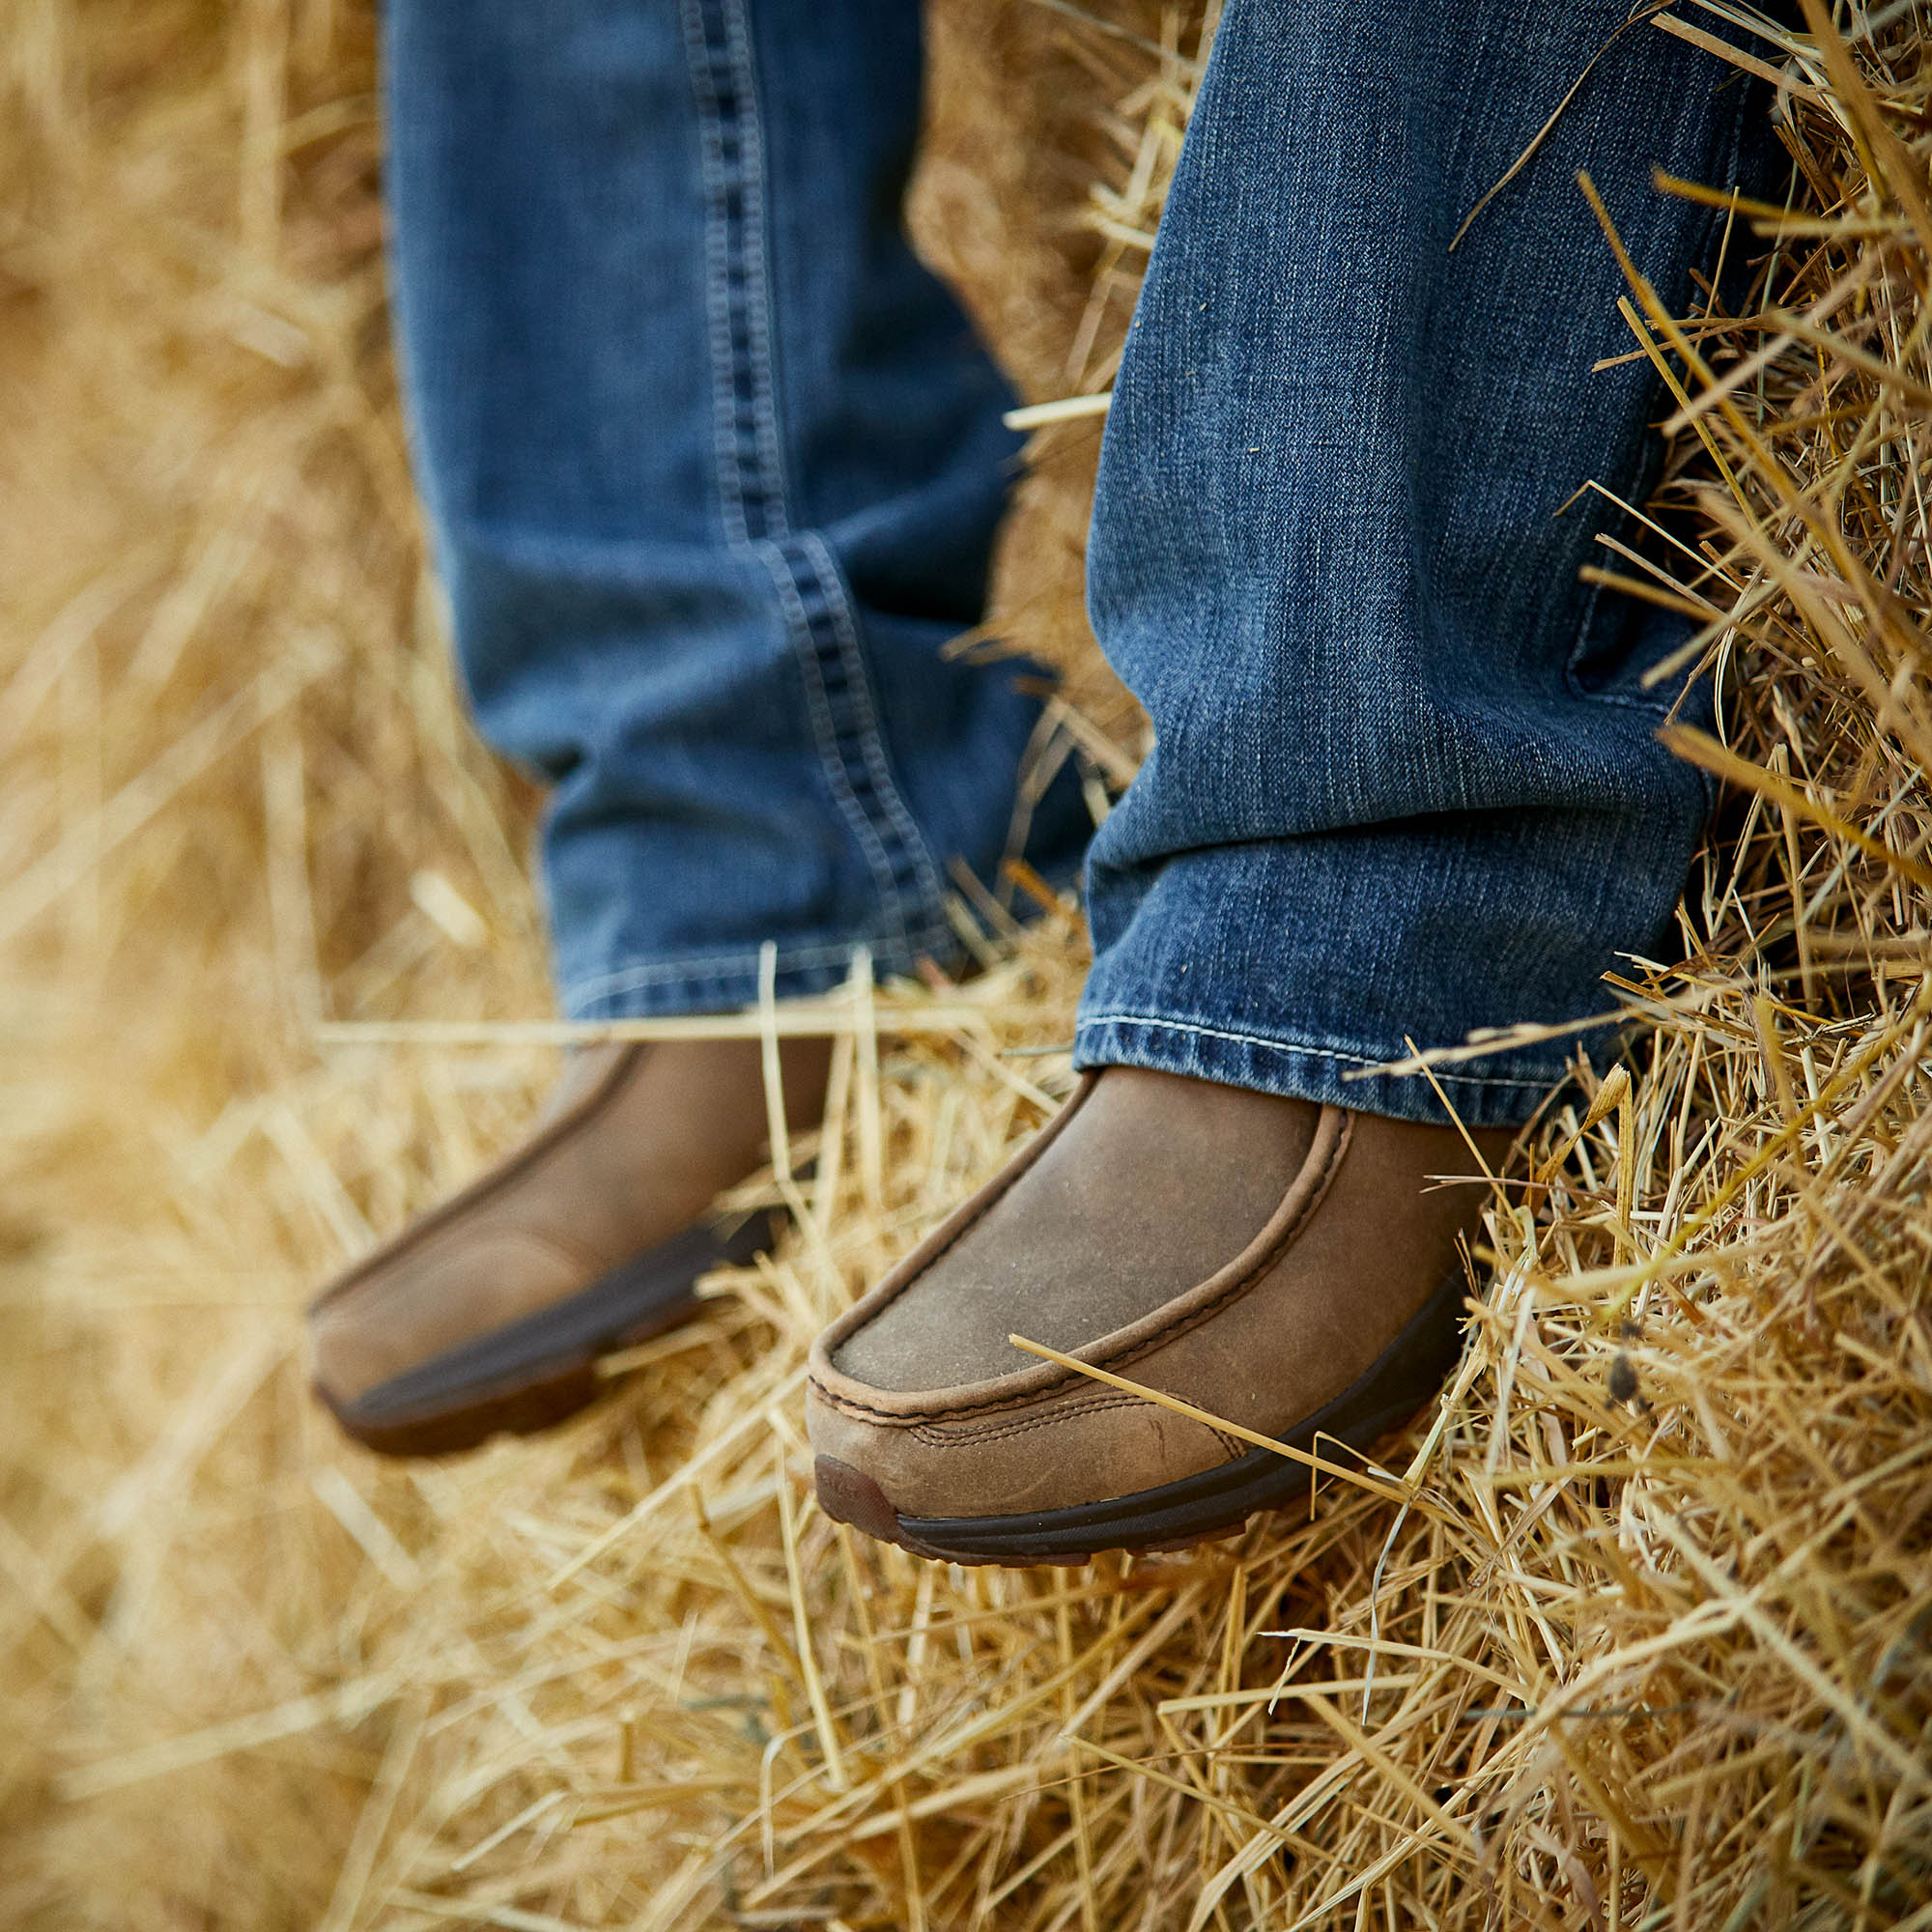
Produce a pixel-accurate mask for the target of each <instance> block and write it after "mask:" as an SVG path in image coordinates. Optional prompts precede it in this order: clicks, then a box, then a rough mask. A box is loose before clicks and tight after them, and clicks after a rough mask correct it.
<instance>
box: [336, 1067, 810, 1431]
mask: <svg viewBox="0 0 1932 1932" xmlns="http://www.w3.org/2000/svg"><path fill="white" fill-rule="evenodd" d="M830 1054H831V1047H830V1042H829V1041H826V1040H822V1039H796V1040H787V1041H785V1042H783V1043H782V1045H781V1051H780V1066H781V1075H782V1084H783V1087H784V1097H785V1119H786V1124H787V1126H788V1128H790V1129H791V1130H793V1131H797V1130H800V1129H802V1128H804V1127H806V1126H809V1125H813V1126H815V1125H816V1124H817V1122H818V1118H819V1115H820V1112H821V1111H822V1109H823V1107H824V1104H825V1079H826V1069H827V1066H828V1065H829V1062H830ZM768 1118H769V1117H768V1115H767V1112H766V1107H765V1091H764V1079H763V1075H762V1072H761V1069H760V1064H759V1048H758V1043H757V1042H756V1041H755V1040H678V1041H667V1042H664V1043H661V1044H653V1045H649V1046H607V1047H596V1048H592V1049H591V1050H589V1051H587V1052H584V1053H582V1054H580V1055H579V1056H578V1057H577V1059H576V1061H575V1062H574V1063H573V1064H572V1065H571V1068H570V1070H569V1072H568V1073H567V1074H566V1076H565V1078H564V1080H563V1082H562V1084H561V1085H560V1086H559V1087H558V1089H557V1091H556V1093H555V1094H553V1096H552V1098H551V1103H550V1105H549V1107H548V1108H547V1109H546V1112H545V1115H544V1118H543V1121H542V1122H541V1123H540V1125H539V1128H538V1131H537V1132H536V1134H535V1135H534V1136H533V1137H532V1138H531V1139H530V1140H528V1141H526V1143H525V1144H524V1145H523V1146H522V1147H521V1148H519V1149H518V1150H517V1151H515V1152H513V1153H512V1154H510V1155H509V1156H508V1157H507V1158H506V1159H504V1160H502V1161H500V1162H499V1163H498V1164H497V1166H496V1167H494V1168H492V1169H491V1170H490V1171H489V1172H488V1173H486V1174H485V1175H483V1177H482V1178H481V1179H478V1180H476V1181H475V1182H473V1183H472V1184H471V1185H470V1186H469V1187H467V1188H465V1189H464V1191H463V1192H462V1193H461V1194H458V1195H457V1196H456V1197H455V1198H454V1199H453V1200H451V1201H448V1202H445V1203H444V1204H443V1206H442V1207H440V1208H436V1209H434V1210H432V1211H431V1212H430V1213H429V1214H427V1215H425V1216H424V1217H423V1218H422V1219H421V1220H419V1221H416V1222H415V1223H413V1224H412V1226H410V1227H409V1228H406V1229H405V1230H404V1231H403V1233H402V1234H401V1235H400V1236H397V1237H396V1238H395V1239H394V1240H392V1241H389V1242H388V1243H386V1244H385V1245H384V1246H383V1247H381V1248H379V1249H377V1250H376V1252H375V1253H374V1254H372V1255H370V1256H369V1257H368V1258H367V1259H366V1260H364V1261H363V1262H361V1263H360V1264H357V1265H356V1266H355V1267H354V1268H352V1269H350V1271H349V1272H348V1273H347V1274H345V1275H343V1276H341V1277H340V1278H339V1279H338V1280H336V1281H335V1282H334V1283H332V1284H331V1285H330V1286H329V1287H328V1288H327V1289H326V1290H325V1291H324V1292H323V1293H322V1294H321V1295H320V1296H319V1297H318V1298H317V1299H316V1301H315V1302H314V1303H313V1304H312V1305H311V1307H310V1309H309V1330H310V1335H311V1337H312V1339H313V1344H314V1351H315V1387H316V1393H317V1394H318V1395H319V1396H321V1398H322V1399H323V1401H324V1402H326V1403H327V1405H328V1406H329V1407H330V1408H331V1409H332V1410H333V1411H334V1412H335V1416H336V1419H337V1420H338V1421H339V1422H340V1423H341V1424H342V1426H343V1428H344V1429H346V1430H347V1431H348V1432H349V1434H350V1435H354V1436H355V1437H356V1438H357V1439H358V1440H359V1441H362V1442H365V1443H367V1444H368V1445H369V1446H370V1447H371V1448H372V1449H380V1450H383V1451H384V1452H385V1453H387V1454H390V1455H400V1456H430V1455H440V1454H441V1453H442V1452H444V1451H445V1450H451V1449H467V1448H469V1447H470V1446H471V1445H472V1444H473V1443H477V1442H480V1441H482V1440H483V1438H484V1437H485V1436H487V1435H492V1434H493V1433H495V1432H496V1431H497V1430H501V1429H507V1430H514V1431H516V1432H518V1433H519V1434H527V1433H528V1432H530V1431H532V1430H536V1429H543V1428H547V1427H548V1426H549V1425H550V1424H552V1423H554V1422H557V1421H560V1420H561V1419H562V1418H563V1417H564V1416H566V1415H568V1414H570V1413H572V1412H573V1411H574V1410H576V1409H579V1408H582V1406H584V1404H586V1403H587V1402H589V1401H590V1400H591V1398H592V1397H593V1396H595V1395H596V1393H597V1388H598V1380H597V1376H596V1372H595V1367H594V1364H595V1362H596V1360H597V1358H598V1356H600V1355H602V1354H607V1353H609V1352H610V1351H611V1350H613V1349H618V1348H623V1347H626V1346H629V1345H630V1344H632V1343H636V1342H640V1341H643V1340H645V1339H647V1338H648V1337H650V1336H652V1335H656V1334H659V1333H661V1332H663V1331H664V1330H665V1329H668V1328H670V1327H674V1326H675V1325H676V1324H677V1323H678V1322H680V1321H687V1320H689V1319H690V1317H691V1316H692V1315H694V1314H695V1313H696V1309H697V1305H698V1304H697V1297H696V1284H697V1281H698V1278H699V1277H700V1276H702V1275H704V1274H706V1273H707V1272H709V1271H710V1270H711V1269H712V1268H716V1267H725V1266H730V1265H734V1264H743V1263H746V1262H749V1261H750V1260H751V1259H752V1257H753V1255H754V1254H756V1253H757V1251H758V1250H759V1249H761V1248H765V1247H769V1246H770V1245H771V1241H772V1238H773V1235H774V1232H775V1231H774V1229H773V1226H772V1222H773V1219H774V1217H773V1216H771V1215H769V1214H766V1213H758V1214H755V1215H751V1216H745V1215H739V1216H737V1217H735V1218H732V1217H719V1216H715V1215H713V1214H711V1213H709V1212H708V1211H707V1210H708V1209H709V1208H711V1205H712V1203H713V1202H714V1201H715V1200H716V1198H717V1196H718V1195H719V1194H720V1193H721V1192H722V1191H723V1190H724V1189H725V1188H726V1187H729V1186H731V1185H733V1184H734V1183H735V1182H737V1181H740V1180H743V1179H745V1178H746V1177H747V1176H748V1175H751V1174H753V1173H755V1172H756V1170H757V1168H758V1167H759V1165H760V1164H761V1162H762V1161H763V1160H764V1159H765V1157H766V1154H767V1151H768V1150H767V1141H768V1138H769V1134H768V1126H767V1122H768Z"/></svg>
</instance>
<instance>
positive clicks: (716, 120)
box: [678, 0, 751, 550]
mask: <svg viewBox="0 0 1932 1932" xmlns="http://www.w3.org/2000/svg"><path fill="white" fill-rule="evenodd" d="M678 11H679V14H680V15H681V16H682V21H683V26H684V48H685V66H686V67H687V68H688V69H689V71H690V73H691V85H692V91H693V93H694V94H696V97H697V140H698V150H699V154H700V157H701V158H700V166H701V170H702V174H703V180H704V208H705V215H704V316H705V341H706V346H707V347H708V348H709V350H710V352H711V449H712V459H713V462H714V464H715V466H716V469H717V483H718V497H719V509H720V513H721V514H722V515H723V517H724V520H725V542H726V543H727V544H728V545H729V546H730V547H731V548H732V549H733V550H739V549H742V548H744V547H745V546H746V545H747V544H749V543H750V541H751V535H750V531H749V530H748V528H747V526H746V523H745V494H744V488H743V484H742V480H741V479H740V477H739V474H738V466H737V464H736V462H735V461H734V452H733V448H732V442H733V439H732V435H731V417H732V404H731V300H730V293H729V280H730V272H731V270H730V257H729V247H730V244H729V240H728V238H727V236H726V234H725V224H724V223H723V222H722V221H720V220H718V219H717V218H716V214H715V211H716V209H717V207H718V205H719V203H720V202H721V201H723V199H724V198H725V192H726V183H725V148H724V140H723V137H722V135H721V133H720V122H721V120H722V117H723V106H722V103H721V102H720V100H719V99H718V90H717V88H716V87H714V86H713V85H712V81H711V60H710V48H709V46H708V44H707V43H706V38H705V31H704V15H703V14H702V12H701V11H700V7H699V0H683V4H682V5H681V6H680V8H679V10H678Z"/></svg>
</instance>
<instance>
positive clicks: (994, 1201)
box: [812, 1080, 1095, 1388]
mask: <svg viewBox="0 0 1932 1932" xmlns="http://www.w3.org/2000/svg"><path fill="white" fill-rule="evenodd" d="M1094 1084H1095V1083H1094V1081H1091V1080H1090V1081H1089V1082H1088V1083H1087V1084H1086V1085H1085V1086H1084V1087H1083V1088H1082V1089H1081V1090H1080V1091H1079V1092H1078V1093H1077V1094H1075V1096H1074V1098H1073V1099H1072V1100H1069V1101H1068V1102H1067V1103H1066V1105H1065V1107H1063V1108H1062V1109H1061V1111H1060V1112H1059V1113H1057V1114H1056V1115H1054V1117H1053V1119H1052V1120H1050V1121H1049V1122H1047V1123H1046V1125H1045V1126H1043V1127H1042V1128H1041V1129H1040V1130H1039V1132H1038V1133H1037V1134H1036V1135H1035V1136H1034V1137H1033V1139H1032V1140H1030V1141H1029V1142H1028V1143H1027V1144H1026V1146H1025V1147H1024V1148H1023V1149H1022V1150H1021V1157H1015V1158H1014V1159H1013V1160H1012V1161H1010V1162H1009V1164H1008V1165H1007V1167H1006V1168H1005V1169H1004V1170H1003V1171H1002V1172H1001V1173H999V1174H997V1175H995V1176H993V1177H992V1179H989V1180H988V1181H987V1182H986V1185H985V1189H984V1190H983V1191H982V1193H981V1195H980V1197H978V1199H977V1201H976V1202H975V1204H973V1212H972V1214H971V1215H970V1216H969V1217H968V1218H967V1219H966V1220H964V1221H962V1222H960V1224H959V1225H958V1227H956V1228H954V1229H953V1231H952V1234H951V1235H950V1236H948V1237H947V1239H946V1242H945V1244H944V1245H943V1246H941V1247H938V1248H935V1249H934V1250H933V1251H932V1253H931V1254H929V1255H927V1256H925V1257H924V1259H923V1260H922V1261H921V1262H920V1264H919V1267H918V1269H917V1270H916V1271H914V1272H912V1273H909V1274H908V1275H907V1276H906V1277H905V1279H904V1280H903V1281H901V1282H899V1283H898V1284H897V1285H896V1286H895V1287H894V1289H893V1291H892V1293H890V1294H887V1295H885V1296H884V1297H883V1298H882V1299H881V1300H880V1301H879V1302H878V1304H877V1306H876V1307H870V1308H868V1307H867V1305H866V1304H867V1301H869V1300H870V1299H871V1295H869V1294H868V1295H866V1296H864V1297H862V1298H861V1299H860V1300H859V1301H857V1302H855V1303H854V1304H853V1306H852V1307H851V1308H850V1309H848V1310H847V1311H846V1313H845V1314H844V1315H842V1316H840V1317H839V1318H838V1321H836V1322H834V1323H833V1325H832V1327H831V1328H829V1329H827V1330H826V1332H825V1334H824V1335H823V1336H821V1337H820V1338H819V1339H820V1344H821V1346H823V1347H824V1348H825V1354H826V1360H827V1362H828V1364H830V1365H831V1366H832V1367H833V1368H835V1369H836V1368H837V1367H838V1364H837V1363H835V1362H833V1361H832V1357H833V1355H835V1354H836V1353H837V1352H838V1350H840V1349H842V1348H843V1347H844V1346H845V1344H846V1343H847V1342H849V1341H850V1340H851V1339H852V1337H853V1336H854V1335H856V1334H857V1333H858V1332H859V1331H860V1329H862V1328H864V1327H866V1326H867V1324H868V1323H869V1322H870V1321H872V1320H873V1319H874V1318H875V1317H877V1316H880V1315H883V1314H884V1313H885V1312H886V1310H887V1309H888V1308H890V1307H891V1306H892V1305H893V1303H894V1302H895V1301H896V1300H897V1299H898V1298H899V1296H900V1295H902V1294H903V1293H905V1292H906V1290H907V1289H909V1288H910V1287H911V1286H912V1285H913V1283H914V1282H916V1281H918V1280H919V1279H920V1277H921V1276H922V1275H923V1274H924V1273H925V1272H926V1271H927V1270H928V1269H929V1268H931V1267H932V1265H933V1264H934V1263H936V1262H938V1261H940V1260H942V1259H943V1258H944V1257H946V1256H947V1255H950V1254H951V1253H952V1250H953V1249H954V1248H956V1247H957V1246H958V1245H959V1243H960V1242H961V1241H963V1240H964V1239H965V1238H966V1236H968V1235H970V1234H971V1233H972V1232H973V1230H974V1229H975V1228H977V1227H978V1226H979V1225H980V1222H981V1221H983V1220H984V1219H985V1218H986V1216H987V1215H988V1214H989V1213H990V1212H991V1211H992V1210H993V1208H996V1207H997V1206H998V1205H999V1204H1000V1203H1001V1202H1002V1201H1004V1200H1005V1199H1006V1198H1007V1196H1008V1195H1009V1194H1010V1193H1011V1192H1012V1191H1013V1189H1014V1188H1015V1187H1016V1186H1017V1185H1018V1184H1019V1182H1020V1180H1021V1179H1023V1178H1024V1177H1025V1176H1026V1175H1028V1174H1030V1173H1032V1171H1033V1169H1034V1167H1035V1166H1036V1165H1037V1162H1038V1160H1039V1157H1040V1155H1041V1154H1042V1153H1044V1152H1045V1151H1046V1150H1047V1149H1048V1148H1049V1147H1050V1146H1051V1145H1052V1144H1053V1142H1054V1141H1055V1140H1057V1139H1058V1138H1059V1136H1060V1132H1061V1130H1062V1129H1063V1128H1064V1127H1065V1125H1066V1123H1067V1122H1069V1121H1071V1120H1072V1118H1073V1116H1074V1114H1075V1113H1076V1112H1077V1111H1078V1109H1079V1108H1080V1107H1084V1106H1085V1105H1086V1104H1087V1098H1088V1095H1089V1094H1092V1093H1093V1091H1094ZM995 1181H997V1182H1000V1183H1001V1185H999V1186H998V1188H997V1189H996V1188H995V1186H994V1182H995ZM918 1252H919V1250H918V1249H917V1248H915V1249H914V1250H913V1254H912V1255H908V1256H907V1257H906V1261H907V1262H909V1261H911V1260H912V1259H913V1255H917V1254H918ZM905 1264H906V1263H905V1262H901V1263H900V1264H899V1265H900V1267H903V1266H905ZM895 1272H896V1270H895ZM891 1279H892V1277H891V1276H890V1275H889V1276H888V1277H887V1281H890V1280H891ZM885 1286H886V1282H883V1281H882V1282H881V1283H880V1284H879V1287H878V1288H875V1289H873V1290H872V1292H871V1293H872V1294H878V1293H879V1292H880V1289H883V1288H884V1287H885ZM847 1323H850V1326H846V1324H847ZM840 1329H843V1331H844V1332H843V1333H842V1334H841V1333H838V1331H839V1330H840ZM834 1334H838V1340H837V1341H836V1342H834V1341H832V1340H831V1339H830V1338H831V1337H832V1336H833V1335H834ZM812 1386H813V1387H814V1388H822V1387H823V1384H822V1383H820V1382H819V1381H818V1379H817V1378H815V1377H814V1378H812Z"/></svg>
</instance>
